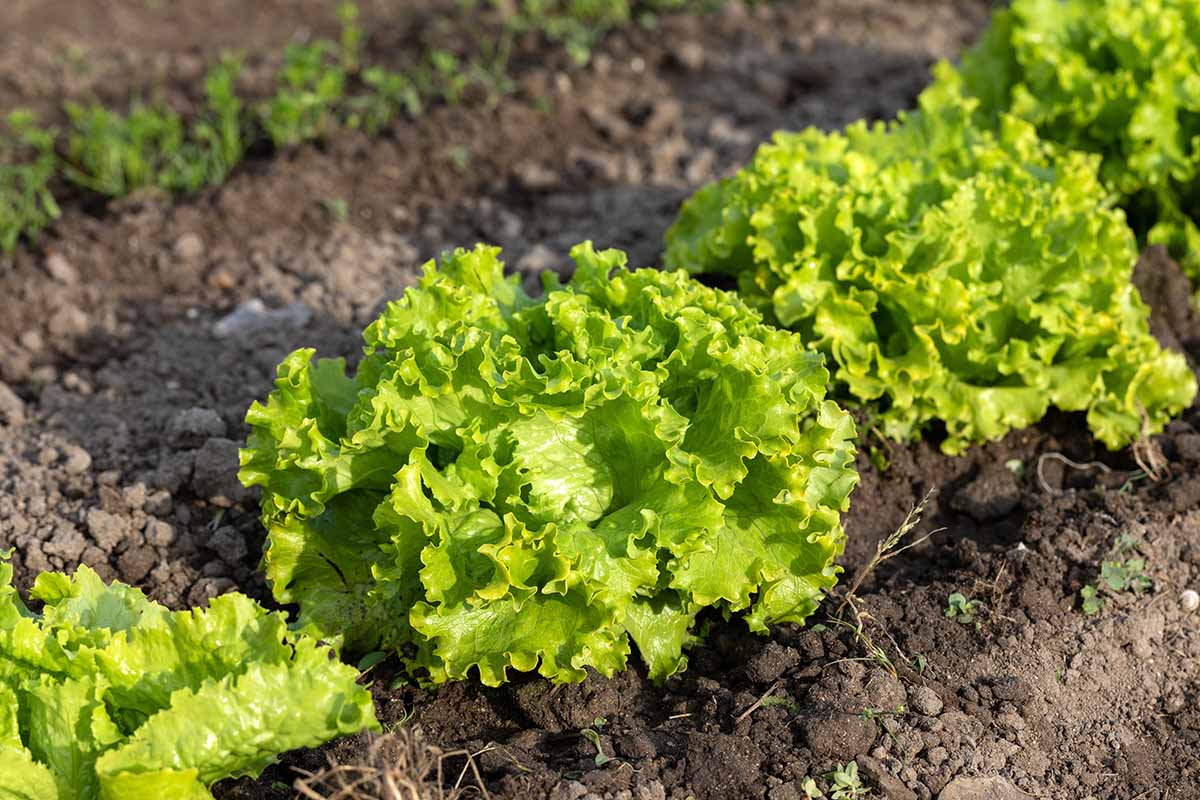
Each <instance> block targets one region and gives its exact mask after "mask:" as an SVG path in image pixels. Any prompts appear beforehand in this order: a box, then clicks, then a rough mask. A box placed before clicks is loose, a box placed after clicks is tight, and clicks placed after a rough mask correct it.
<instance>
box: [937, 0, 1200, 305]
mask: <svg viewBox="0 0 1200 800" xmlns="http://www.w3.org/2000/svg"><path fill="white" fill-rule="evenodd" d="M935 74H936V76H937V84H938V85H936V86H935V91H939V92H940V91H944V88H945V87H952V88H954V89H955V90H961V91H964V92H966V93H967V94H969V95H971V96H973V97H976V98H978V99H979V101H980V105H979V108H978V114H979V116H980V117H981V120H982V121H983V122H984V124H989V125H996V124H998V123H999V120H1000V119H1001V118H1002V115H1003V114H1006V113H1008V114H1012V115H1014V116H1017V117H1020V118H1022V119H1025V120H1027V121H1029V122H1030V123H1032V124H1033V125H1035V126H1036V127H1037V130H1038V133H1039V134H1040V135H1041V136H1042V137H1043V138H1045V139H1048V140H1050V141H1052V142H1056V143H1059V144H1062V145H1065V146H1066V147H1069V148H1071V149H1076V150H1084V151H1087V152H1091V153H1096V154H1098V155H1100V156H1101V157H1102V159H1103V161H1102V164H1101V167H1100V176H1101V179H1102V180H1103V182H1104V185H1105V187H1106V188H1108V189H1109V190H1110V191H1112V192H1113V193H1115V194H1116V196H1117V197H1118V198H1119V202H1120V204H1121V206H1122V207H1123V208H1124V209H1125V210H1126V212H1127V213H1128V216H1129V221H1130V223H1131V224H1132V225H1133V227H1134V229H1135V230H1136V231H1137V232H1138V233H1139V235H1143V236H1144V237H1145V238H1146V239H1148V240H1149V241H1150V242H1153V243H1160V244H1166V245H1168V246H1169V248H1170V250H1171V252H1172V254H1173V255H1174V256H1175V257H1176V258H1179V259H1181V261H1182V263H1183V265H1184V268H1185V269H1186V270H1187V272H1188V273H1189V275H1190V276H1191V278H1192V280H1193V282H1195V281H1196V280H1197V279H1200V229H1197V227H1196V220H1198V219H1200V4H1197V3H1196V2H1195V0H1015V2H1013V3H1012V7H1011V8H1010V9H1007V10H1002V11H997V12H996V14H995V16H994V17H993V19H992V23H991V26H990V28H989V29H988V32H987V33H986V35H985V36H984V38H983V40H982V41H981V42H980V44H979V45H978V46H976V47H975V48H973V49H972V50H970V51H969V52H968V53H967V54H966V55H964V57H963V59H962V65H961V69H959V70H956V69H954V68H952V67H951V66H950V65H949V64H941V65H939V66H938V68H937V71H936V73H935Z"/></svg>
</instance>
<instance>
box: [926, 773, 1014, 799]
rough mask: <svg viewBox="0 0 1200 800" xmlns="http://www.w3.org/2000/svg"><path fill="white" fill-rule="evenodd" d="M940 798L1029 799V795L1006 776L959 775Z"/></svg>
mask: <svg viewBox="0 0 1200 800" xmlns="http://www.w3.org/2000/svg"><path fill="white" fill-rule="evenodd" d="M938 800H1028V798H1027V795H1026V794H1025V793H1024V792H1022V791H1021V790H1020V789H1018V788H1017V787H1016V786H1013V785H1012V784H1011V783H1010V782H1008V781H1007V780H1005V779H1004V778H999V777H990V778H968V777H959V778H955V779H954V780H952V781H950V783H948V784H946V788H944V789H942V791H941V792H940V793H939V794H938Z"/></svg>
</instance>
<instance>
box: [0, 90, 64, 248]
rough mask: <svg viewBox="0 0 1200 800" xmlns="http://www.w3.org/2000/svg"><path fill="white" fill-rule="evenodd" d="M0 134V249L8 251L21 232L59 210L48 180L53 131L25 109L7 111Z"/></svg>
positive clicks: (53, 159)
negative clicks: (0, 136)
mask: <svg viewBox="0 0 1200 800" xmlns="http://www.w3.org/2000/svg"><path fill="white" fill-rule="evenodd" d="M7 127H8V130H7V135H6V136H3V138H0V251H2V252H5V253H8V252H11V251H12V249H13V248H14V247H16V245H17V240H18V239H19V238H20V237H21V235H22V234H24V235H26V236H33V235H36V234H37V233H38V232H39V231H41V230H42V229H43V228H45V227H46V226H47V225H49V224H50V223H51V222H53V221H54V220H56V219H58V217H59V214H60V213H61V212H60V210H59V208H58V203H56V202H55V200H54V195H53V194H51V192H50V181H51V180H52V179H53V178H54V176H55V174H56V173H57V170H58V158H57V156H55V154H54V137H55V131H54V130H50V129H46V128H40V127H38V125H37V122H36V121H35V120H34V118H33V115H32V114H31V113H29V112H28V111H14V112H12V113H10V114H9V115H8V119H7Z"/></svg>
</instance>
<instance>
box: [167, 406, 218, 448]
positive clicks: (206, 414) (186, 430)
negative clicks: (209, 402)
mask: <svg viewBox="0 0 1200 800" xmlns="http://www.w3.org/2000/svg"><path fill="white" fill-rule="evenodd" d="M225 432H226V429H225V421H224V420H223V419H221V415H220V414H218V413H217V412H216V411H213V410H212V409H210V408H185V409H183V410H182V411H179V412H178V413H176V414H175V416H174V417H172V418H171V421H170V423H168V425H167V442H168V444H170V445H171V446H172V447H178V448H187V449H195V448H197V447H200V446H201V445H203V444H204V443H205V442H206V441H208V440H209V439H219V438H223V437H224V436H225Z"/></svg>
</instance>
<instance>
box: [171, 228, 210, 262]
mask: <svg viewBox="0 0 1200 800" xmlns="http://www.w3.org/2000/svg"><path fill="white" fill-rule="evenodd" d="M174 250H175V256H176V257H177V258H179V259H181V260H183V261H195V260H196V259H198V258H200V256H202V255H204V240H203V239H201V238H200V236H199V235H198V234H195V233H185V234H184V235H183V236H180V237H179V238H178V239H176V240H175V248H174Z"/></svg>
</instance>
